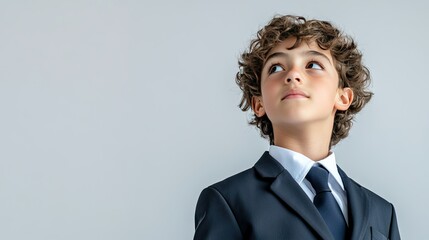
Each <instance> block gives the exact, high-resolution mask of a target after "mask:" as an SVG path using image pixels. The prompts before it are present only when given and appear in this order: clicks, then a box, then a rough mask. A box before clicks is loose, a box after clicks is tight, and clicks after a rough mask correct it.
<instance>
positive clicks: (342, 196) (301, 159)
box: [269, 145, 348, 225]
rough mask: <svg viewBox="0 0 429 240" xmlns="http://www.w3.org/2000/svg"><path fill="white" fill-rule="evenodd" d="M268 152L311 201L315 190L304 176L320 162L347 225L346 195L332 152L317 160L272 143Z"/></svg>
mask: <svg viewBox="0 0 429 240" xmlns="http://www.w3.org/2000/svg"><path fill="white" fill-rule="evenodd" d="M269 153H270V155H271V157H273V158H274V159H275V160H277V161H278V162H279V163H280V164H281V165H282V166H283V167H284V168H285V169H286V170H287V171H288V172H289V173H290V175H291V176H292V177H293V179H295V181H296V182H297V183H298V185H299V186H300V187H301V188H302V190H303V191H304V192H305V193H306V194H307V196H308V197H309V198H310V200H311V201H313V199H314V196H315V195H316V191H314V188H313V187H312V186H311V184H310V182H309V181H308V180H307V179H306V178H305V176H307V173H308V172H309V171H310V169H311V167H313V165H315V164H320V165H322V166H323V167H325V168H326V169H327V170H328V171H329V178H328V185H329V188H330V189H331V191H332V195H334V198H335V200H337V203H338V205H339V206H340V208H341V211H342V212H343V215H344V219H345V220H346V223H347V225H348V211H347V195H346V191H345V190H344V184H343V181H342V179H341V177H340V174H339V173H338V169H337V163H336V161H335V154H334V153H333V152H330V154H329V156H327V157H326V158H324V159H322V160H320V161H317V162H315V161H313V160H311V159H310V158H308V157H306V156H304V155H303V154H301V153H298V152H294V151H292V150H289V149H286V148H282V147H278V146H274V145H271V146H270V150H269Z"/></svg>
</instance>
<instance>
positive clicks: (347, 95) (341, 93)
mask: <svg viewBox="0 0 429 240" xmlns="http://www.w3.org/2000/svg"><path fill="white" fill-rule="evenodd" d="M353 96H354V95H353V90H352V89H351V88H343V89H338V92H337V99H336V101H335V108H336V109H337V110H340V111H345V110H347V109H349V107H350V105H351V104H352V102H353Z"/></svg>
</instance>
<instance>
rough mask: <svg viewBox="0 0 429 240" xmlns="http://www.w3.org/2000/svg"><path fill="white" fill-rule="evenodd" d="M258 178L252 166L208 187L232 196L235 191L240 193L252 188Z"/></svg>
mask: <svg viewBox="0 0 429 240" xmlns="http://www.w3.org/2000/svg"><path fill="white" fill-rule="evenodd" d="M257 179H258V176H257V173H256V171H255V169H254V168H253V167H252V168H249V169H246V170H244V171H242V172H240V173H237V174H235V175H233V176H230V177H228V178H226V179H224V180H222V181H219V182H217V183H214V184H212V185H210V186H209V187H208V189H213V190H216V191H217V192H219V193H220V194H222V195H223V196H231V195H233V194H234V193H239V192H242V191H245V190H246V189H249V188H252V186H253V185H254V184H255V183H256V182H257V181H258V180H257Z"/></svg>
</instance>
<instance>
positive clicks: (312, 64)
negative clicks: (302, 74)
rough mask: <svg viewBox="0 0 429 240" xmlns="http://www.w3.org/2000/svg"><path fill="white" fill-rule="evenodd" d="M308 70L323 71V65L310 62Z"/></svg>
mask: <svg viewBox="0 0 429 240" xmlns="http://www.w3.org/2000/svg"><path fill="white" fill-rule="evenodd" d="M307 68H311V69H316V70H322V69H323V67H322V65H320V64H318V63H317V62H310V63H309V64H308V65H307Z"/></svg>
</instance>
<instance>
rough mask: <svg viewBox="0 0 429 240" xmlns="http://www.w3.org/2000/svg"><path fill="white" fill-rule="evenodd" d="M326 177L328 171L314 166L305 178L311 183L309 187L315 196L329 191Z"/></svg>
mask: <svg viewBox="0 0 429 240" xmlns="http://www.w3.org/2000/svg"><path fill="white" fill-rule="evenodd" d="M328 177H329V172H328V170H326V169H325V168H324V167H322V166H320V165H315V166H313V167H312V168H311V169H310V171H309V172H308V174H307V176H306V177H305V178H307V180H308V181H309V182H310V183H311V186H313V188H314V190H315V191H316V194H319V193H321V192H330V191H331V189H329V186H328Z"/></svg>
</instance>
